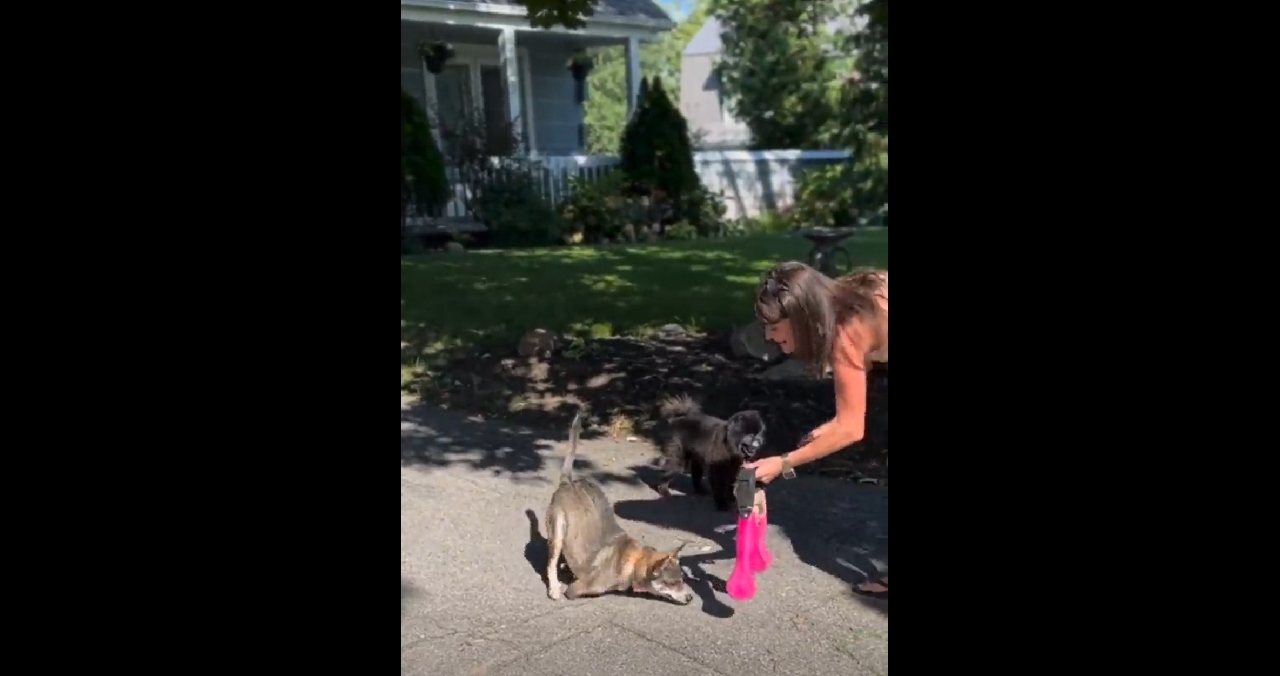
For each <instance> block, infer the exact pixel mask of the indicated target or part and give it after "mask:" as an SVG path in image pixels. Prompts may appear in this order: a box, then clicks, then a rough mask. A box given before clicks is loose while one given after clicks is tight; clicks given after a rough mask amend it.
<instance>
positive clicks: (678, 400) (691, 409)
mask: <svg viewBox="0 0 1280 676" xmlns="http://www.w3.org/2000/svg"><path fill="white" fill-rule="evenodd" d="M700 413H702V406H700V405H698V402H696V401H694V400H693V398H692V397H690V396H689V395H687V394H682V395H680V396H678V397H667V398H666V399H664V400H663V402H662V404H660V405H659V406H658V415H659V416H661V417H662V419H663V420H671V419H672V418H680V417H683V416H687V415H698V414H700Z"/></svg>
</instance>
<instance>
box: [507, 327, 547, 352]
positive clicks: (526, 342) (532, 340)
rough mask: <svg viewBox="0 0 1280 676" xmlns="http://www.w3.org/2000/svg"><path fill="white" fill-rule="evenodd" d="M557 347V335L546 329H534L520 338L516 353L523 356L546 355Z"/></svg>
mask: <svg viewBox="0 0 1280 676" xmlns="http://www.w3.org/2000/svg"><path fill="white" fill-rule="evenodd" d="M555 349H556V337H555V336H554V335H552V333H551V332H550V331H548V330H546V329H534V330H532V331H530V332H528V333H526V334H524V337H523V338H521V339H520V342H519V344H517V345H516V354H519V355H520V356H521V357H546V356H549V355H550V354H551V352H552V351H553V350H555Z"/></svg>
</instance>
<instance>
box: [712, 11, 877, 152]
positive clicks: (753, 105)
mask: <svg viewBox="0 0 1280 676" xmlns="http://www.w3.org/2000/svg"><path fill="white" fill-rule="evenodd" d="M711 9H712V11H713V12H714V13H715V14H716V16H718V17H719V18H720V22H721V26H722V32H721V35H720V40H721V43H722V44H723V49H722V52H721V60H720V64H719V66H718V75H719V78H720V86H721V91H722V92H723V93H724V94H725V96H726V98H727V99H728V100H730V101H731V102H732V103H731V105H732V108H733V113H734V115H736V116H737V117H738V119H740V120H742V121H743V122H744V123H745V124H746V125H747V128H748V129H750V130H751V135H752V143H753V145H754V146H755V147H757V148H763V149H781V148H787V149H792V148H795V149H812V148H822V147H829V146H828V144H827V139H826V138H824V136H825V135H826V134H828V133H830V130H831V126H832V119H833V116H834V115H835V108H836V106H837V97H836V95H835V92H836V87H835V83H836V79H835V78H836V75H837V73H838V72H839V71H840V70H847V65H846V64H843V63H841V62H842V61H846V60H845V59H842V58H840V55H839V54H838V52H837V51H836V50H835V49H834V47H835V41H834V36H833V35H832V32H831V24H832V20H833V19H836V18H839V17H840V15H841V11H842V10H843V11H848V10H851V9H852V7H851V6H850V4H849V3H848V2H833V1H832V0H712V2H711ZM837 25H838V24H837ZM841 66H844V68H841Z"/></svg>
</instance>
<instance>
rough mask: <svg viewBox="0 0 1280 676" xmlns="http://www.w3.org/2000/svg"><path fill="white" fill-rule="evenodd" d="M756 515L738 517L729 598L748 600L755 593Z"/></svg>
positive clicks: (758, 541) (757, 540)
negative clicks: (736, 555) (735, 557)
mask: <svg viewBox="0 0 1280 676" xmlns="http://www.w3.org/2000/svg"><path fill="white" fill-rule="evenodd" d="M756 527H757V524H756V515H754V514H752V515H750V516H746V517H742V518H739V519H738V538H737V550H738V558H737V559H736V560H734V562H733V574H731V575H730V576H729V584H728V585H726V587H728V591H729V598H732V599H733V600H735V601H748V600H750V599H751V598H752V597H753V596H755V595H756V574H755V571H754V568H755V563H756V558H757V557H758V556H759V551H758V546H759V544H760V536H759V535H758V534H757V533H756Z"/></svg>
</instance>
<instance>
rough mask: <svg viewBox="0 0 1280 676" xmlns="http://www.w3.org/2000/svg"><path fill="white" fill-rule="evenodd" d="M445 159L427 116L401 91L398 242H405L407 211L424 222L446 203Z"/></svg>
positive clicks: (415, 101)
mask: <svg viewBox="0 0 1280 676" xmlns="http://www.w3.org/2000/svg"><path fill="white" fill-rule="evenodd" d="M449 192H450V191H449V180H448V178H447V176H446V175H445V164H444V155H442V154H441V153H440V149H439V148H437V147H436V141H435V139H434V138H433V137H432V135H431V123H430V122H429V121H428V120H427V114H426V112H425V111H424V110H423V109H422V107H421V106H419V105H418V102H417V100H415V99H414V98H413V96H411V95H410V94H409V93H408V92H406V91H405V90H404V88H403V87H402V88H401V89H400V230H401V233H400V238H401V240H404V238H405V228H406V226H407V225H408V218H409V208H410V207H414V208H415V209H416V211H417V212H418V214H419V215H420V216H422V217H424V218H426V217H430V216H438V215H439V214H440V213H441V212H442V211H443V210H444V207H445V205H447V204H448V203H449V197H450V195H449Z"/></svg>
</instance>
